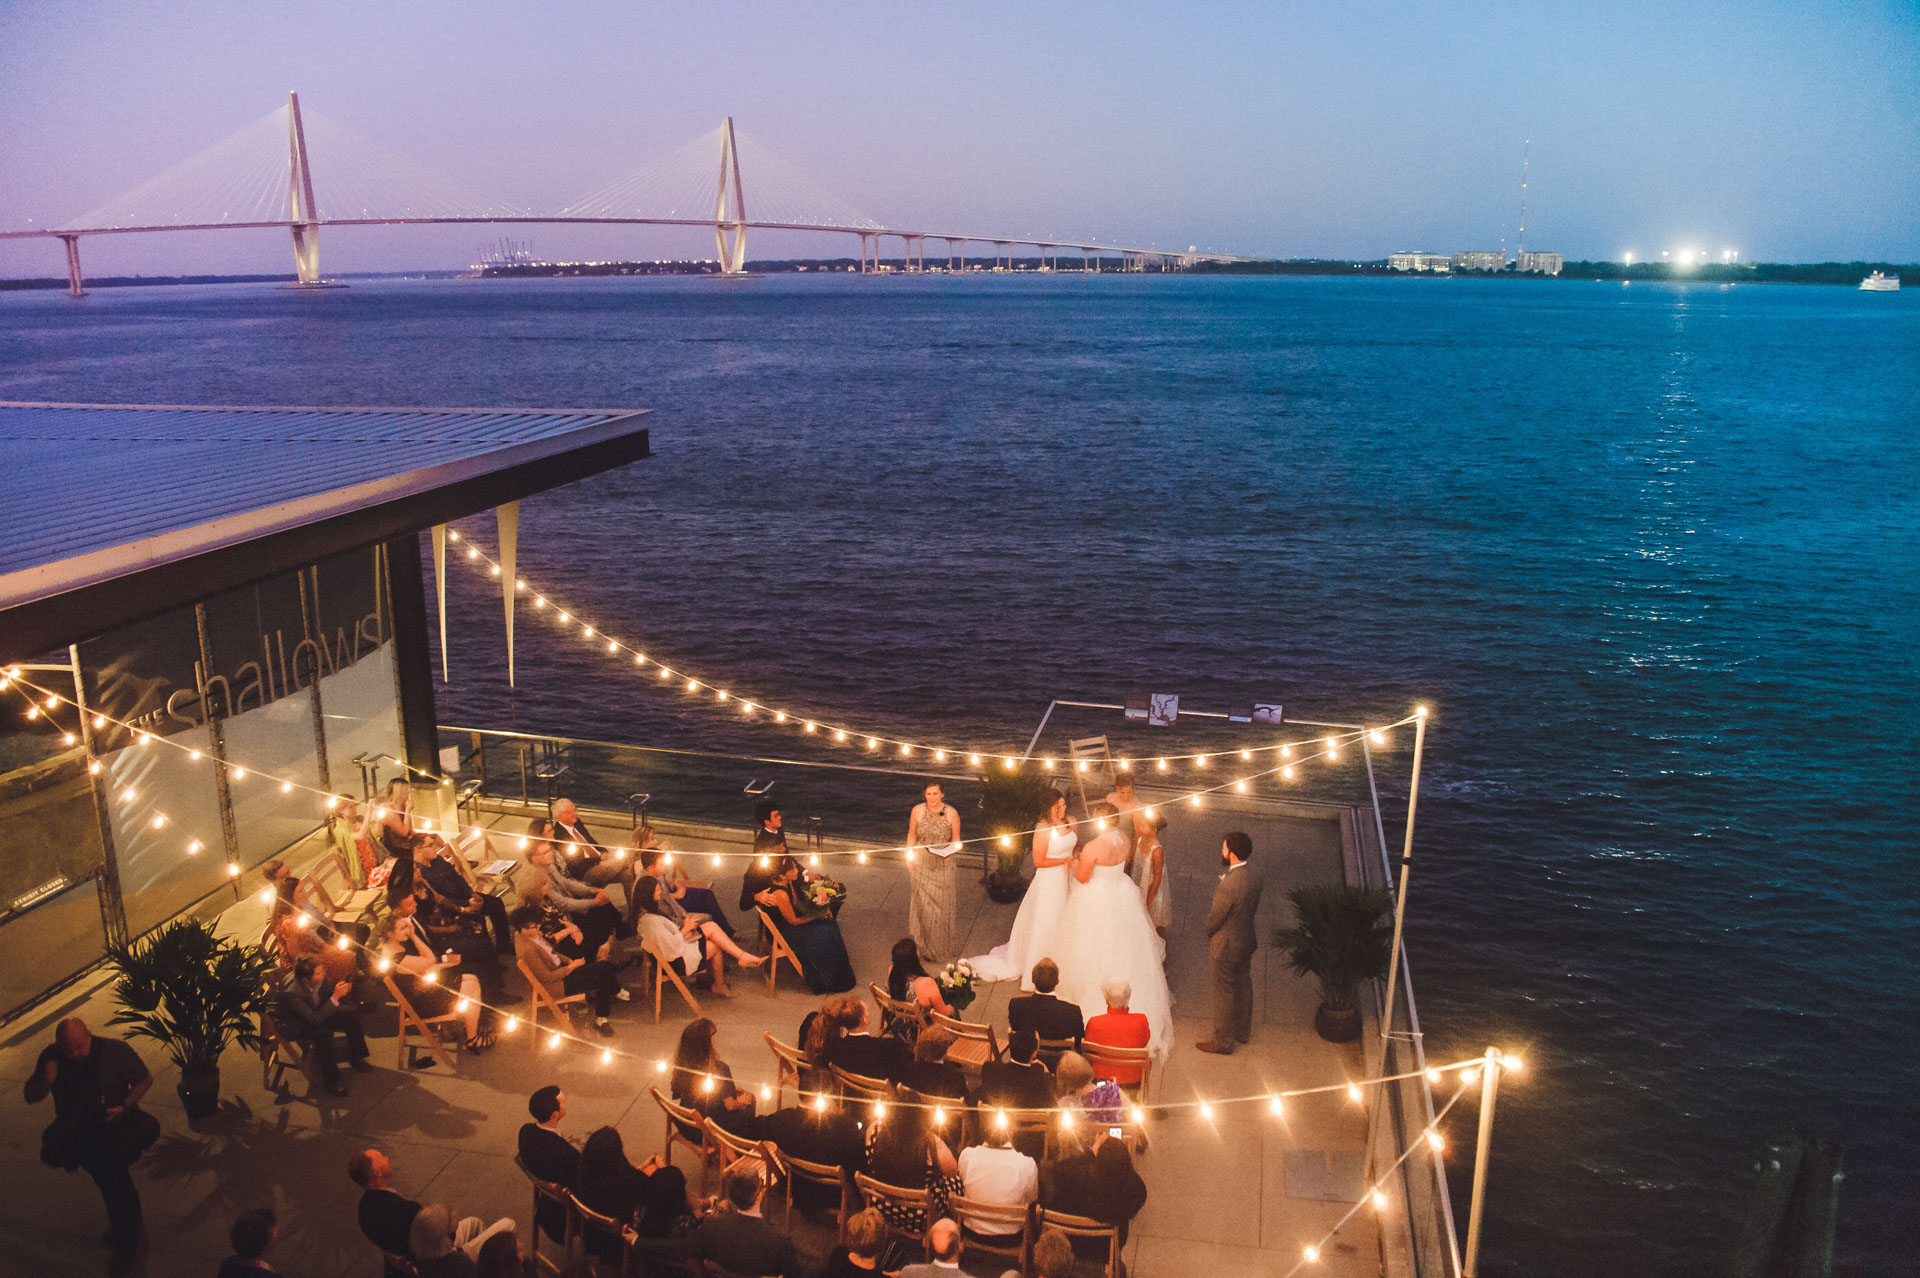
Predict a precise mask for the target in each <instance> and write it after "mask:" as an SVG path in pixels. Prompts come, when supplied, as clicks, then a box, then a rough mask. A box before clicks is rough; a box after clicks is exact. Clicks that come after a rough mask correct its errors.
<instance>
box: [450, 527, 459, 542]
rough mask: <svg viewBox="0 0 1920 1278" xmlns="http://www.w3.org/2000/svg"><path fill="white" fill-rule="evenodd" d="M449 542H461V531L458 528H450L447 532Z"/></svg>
mask: <svg viewBox="0 0 1920 1278" xmlns="http://www.w3.org/2000/svg"><path fill="white" fill-rule="evenodd" d="M447 540H448V541H459V540H460V530H459V529H458V528H449V529H448V530H447Z"/></svg>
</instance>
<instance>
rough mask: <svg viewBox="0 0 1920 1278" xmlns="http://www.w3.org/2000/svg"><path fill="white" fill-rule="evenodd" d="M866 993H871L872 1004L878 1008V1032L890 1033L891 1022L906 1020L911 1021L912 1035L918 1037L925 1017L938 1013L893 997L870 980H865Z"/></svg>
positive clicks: (891, 1028)
mask: <svg viewBox="0 0 1920 1278" xmlns="http://www.w3.org/2000/svg"><path fill="white" fill-rule="evenodd" d="M867 993H869V994H871V995H873V1001H874V1005H875V1006H877V1007H878V1008H879V1009H880V1032H881V1033H882V1034H890V1033H892V1032H893V1023H894V1022H895V1021H896V1020H908V1021H912V1022H913V1024H914V1031H913V1036H914V1037H915V1038H918V1037H920V1031H921V1030H923V1029H925V1028H926V1026H927V1018H928V1017H929V1016H938V1015H939V1013H938V1012H929V1011H928V1010H927V1009H926V1008H924V1007H922V1006H920V1005H919V1004H918V1003H914V1002H911V1001H909V1000H907V999H900V998H894V997H893V996H892V995H890V994H888V993H887V992H886V991H885V990H883V989H881V988H880V987H879V986H878V985H875V984H874V983H873V982H872V981H868V982H867Z"/></svg>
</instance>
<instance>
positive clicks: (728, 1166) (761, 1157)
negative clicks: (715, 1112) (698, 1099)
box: [701, 1116, 793, 1229]
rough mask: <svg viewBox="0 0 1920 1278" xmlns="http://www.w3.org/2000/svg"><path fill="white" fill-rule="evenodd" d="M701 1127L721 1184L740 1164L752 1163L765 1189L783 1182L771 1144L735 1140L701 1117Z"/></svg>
mask: <svg viewBox="0 0 1920 1278" xmlns="http://www.w3.org/2000/svg"><path fill="white" fill-rule="evenodd" d="M701 1125H702V1127H703V1128H704V1129H705V1132H706V1137H707V1144H708V1147H709V1148H711V1149H712V1150H713V1152H714V1156H715V1157H714V1161H715V1163H716V1164H717V1165H718V1167H719V1168H720V1184H721V1185H722V1186H723V1187H724V1186H725V1185H726V1183H727V1173H728V1172H730V1171H732V1170H733V1169H734V1168H736V1167H738V1166H740V1165H741V1164H742V1163H752V1164H754V1165H755V1166H757V1167H759V1168H760V1178H761V1181H762V1182H763V1183H764V1184H765V1185H766V1186H767V1188H768V1189H772V1188H773V1183H774V1182H775V1181H776V1180H780V1179H782V1169H781V1167H780V1159H779V1156H778V1155H777V1154H775V1153H774V1149H773V1143H772V1142H771V1141H764V1140H748V1139H747V1138H746V1137H744V1136H736V1135H734V1134H733V1133H732V1132H730V1131H728V1130H727V1129H726V1128H724V1127H722V1126H721V1125H720V1124H718V1123H716V1122H714V1121H713V1120H712V1119H711V1118H706V1117H704V1116H703V1117H702V1119H701ZM786 1196H787V1227H788V1228H789V1229H791V1228H792V1227H793V1186H792V1184H791V1183H788V1184H787V1185H786Z"/></svg>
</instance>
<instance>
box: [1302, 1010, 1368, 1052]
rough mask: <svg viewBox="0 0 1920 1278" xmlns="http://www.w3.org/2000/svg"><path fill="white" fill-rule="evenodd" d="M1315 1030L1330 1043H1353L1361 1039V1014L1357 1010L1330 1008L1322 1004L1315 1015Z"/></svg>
mask: <svg viewBox="0 0 1920 1278" xmlns="http://www.w3.org/2000/svg"><path fill="white" fill-rule="evenodd" d="M1313 1028H1314V1029H1315V1030H1316V1031H1318V1032H1319V1035H1320V1037H1321V1038H1324V1039H1326V1040H1327V1041H1328V1042H1329V1043H1351V1042H1352V1041H1353V1040H1354V1039H1356V1038H1359V1037H1360V1012H1359V1010H1358V1009H1356V1008H1351V1007H1349V1008H1335V1007H1328V1006H1327V1005H1326V1004H1324V1003H1322V1004H1321V1005H1320V1008H1319V1010H1317V1011H1316V1012H1314V1014H1313Z"/></svg>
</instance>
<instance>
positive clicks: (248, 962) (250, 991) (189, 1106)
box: [107, 919, 274, 1119]
mask: <svg viewBox="0 0 1920 1278" xmlns="http://www.w3.org/2000/svg"><path fill="white" fill-rule="evenodd" d="M107 966H108V967H109V968H110V969H111V970H112V971H113V972H114V973H115V974H116V975H117V976H118V977H119V978H120V979H119V981H118V982H116V983H115V985H114V987H113V993H114V997H115V998H117V999H119V1000H120V1009H119V1010H118V1011H116V1012H115V1013H114V1014H113V1016H112V1018H111V1020H110V1021H109V1022H108V1023H109V1024H112V1025H129V1026H132V1029H131V1030H129V1031H128V1035H127V1036H128V1037H129V1038H150V1039H152V1040H153V1041H154V1042H156V1043H158V1044H160V1046H161V1047H162V1048H164V1049H165V1050H166V1053H167V1055H168V1056H169V1057H171V1058H172V1060H173V1063H174V1064H175V1065H177V1066H178V1067H179V1069H180V1082H179V1084H178V1085H177V1090H178V1091H179V1093H180V1104H181V1105H182V1107H184V1108H185V1109H186V1111H187V1117H188V1118H190V1119H191V1118H207V1117H209V1116H211V1115H212V1114H213V1113H214V1111H215V1110H217V1109H218V1108H219V1107H220V1056H221V1053H223V1052H225V1051H226V1050H227V1047H228V1046H229V1045H230V1044H233V1043H238V1044H240V1046H242V1047H244V1048H247V1049H249V1050H251V1051H256V1052H257V1051H259V1050H260V1017H261V1015H262V1014H263V1013H266V1012H267V1011H269V1010H270V1009H271V1007H272V1005H273V998H274V990H273V984H272V974H273V967H272V962H271V960H269V959H268V958H267V957H266V955H265V954H264V953H262V952H261V950H260V947H259V946H257V945H242V944H240V943H239V942H237V941H230V940H224V939H222V938H221V937H219V936H216V935H215V934H214V931H213V925H212V924H211V923H208V922H206V921H205V920H202V919H178V920H176V921H174V922H172V923H168V924H167V925H165V926H164V927H162V928H160V929H159V930H158V931H156V932H153V933H151V934H149V935H148V936H146V937H143V938H142V939H140V940H138V941H135V942H134V943H133V944H131V945H112V946H108V947H107Z"/></svg>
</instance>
